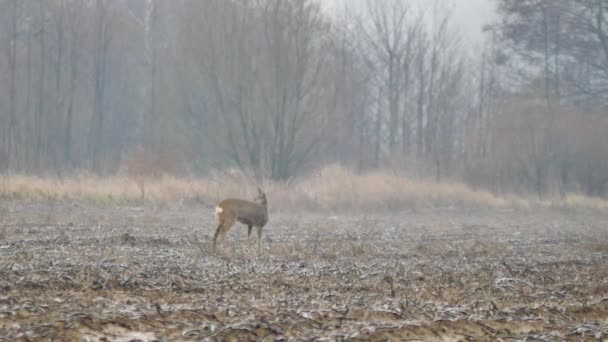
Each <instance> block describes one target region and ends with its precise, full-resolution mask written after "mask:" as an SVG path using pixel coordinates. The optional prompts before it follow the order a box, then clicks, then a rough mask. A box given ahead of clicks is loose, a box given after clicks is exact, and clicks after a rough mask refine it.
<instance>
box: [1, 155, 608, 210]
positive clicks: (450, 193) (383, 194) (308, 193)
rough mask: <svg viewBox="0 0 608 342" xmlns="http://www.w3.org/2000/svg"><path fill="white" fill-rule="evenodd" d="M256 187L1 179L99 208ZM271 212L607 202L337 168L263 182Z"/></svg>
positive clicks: (211, 198) (11, 190) (166, 179)
mask: <svg viewBox="0 0 608 342" xmlns="http://www.w3.org/2000/svg"><path fill="white" fill-rule="evenodd" d="M255 185H256V181H255V180H254V179H252V178H250V177H248V176H246V175H244V174H242V173H240V172H235V171H228V172H222V173H214V174H212V175H210V176H209V177H206V178H176V177H173V176H166V175H165V176H159V177H154V178H149V179H146V180H145V183H143V181H142V179H137V178H134V177H132V176H129V175H128V174H127V173H124V174H119V175H116V176H110V177H97V176H94V175H91V174H78V175H76V176H74V177H71V178H65V179H58V178H50V177H38V176H29V175H3V176H0V196H3V197H8V198H21V199H29V200H48V199H52V200H78V201H81V200H84V201H91V202H96V203H104V202H108V203H112V204H115V203H137V202H140V201H141V200H142V186H145V201H146V202H149V203H157V204H175V203H181V202H182V201H191V200H195V201H198V202H203V203H207V204H212V203H215V202H216V201H218V200H219V199H220V198H225V197H232V196H235V197H243V198H249V197H253V196H254V192H255ZM260 186H262V187H263V188H264V189H265V190H266V192H267V194H268V196H269V198H270V199H271V202H272V208H273V209H277V210H284V209H310V210H320V209H325V210H334V211H348V210H402V209H418V208H436V207H459V208H466V207H473V208H504V207H514V206H515V207H524V208H528V207H530V208H534V207H557V208H559V207H566V208H593V209H607V208H608V201H606V200H603V199H593V198H588V197H585V196H582V195H576V194H572V195H568V196H566V197H565V198H564V199H558V200H546V201H534V200H529V199H523V198H514V197H513V198H504V197H499V196H496V195H493V194H491V193H490V192H487V191H483V190H476V189H473V188H471V187H469V186H467V185H465V184H463V183H458V182H442V183H437V182H432V181H426V180H420V179H411V178H408V177H405V176H402V175H397V174H394V173H391V172H388V171H374V172H369V173H365V174H355V173H353V172H351V171H349V170H347V169H345V168H343V167H341V166H339V165H333V166H329V167H326V168H323V169H321V170H319V171H317V172H314V173H313V174H311V175H310V176H308V177H304V178H301V179H298V180H296V181H295V182H292V183H291V184H289V185H286V184H284V183H277V182H271V181H264V182H262V184H260Z"/></svg>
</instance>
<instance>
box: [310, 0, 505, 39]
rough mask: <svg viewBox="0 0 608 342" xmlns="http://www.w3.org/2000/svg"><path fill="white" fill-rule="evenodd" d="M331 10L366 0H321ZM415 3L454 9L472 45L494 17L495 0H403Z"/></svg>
mask: <svg viewBox="0 0 608 342" xmlns="http://www.w3.org/2000/svg"><path fill="white" fill-rule="evenodd" d="M321 1H322V3H323V5H326V6H327V8H328V9H329V10H330V11H340V10H341V9H343V8H344V4H347V5H348V6H353V7H355V8H362V7H363V5H364V4H365V1H366V0H321ZM402 1H406V2H410V3H415V4H418V5H420V6H421V7H423V8H428V9H430V8H432V7H433V4H434V3H435V1H437V3H438V4H439V5H442V6H446V7H448V8H450V9H452V11H453V13H454V21H455V23H456V24H457V25H458V26H459V29H460V31H461V32H462V34H463V37H462V38H463V41H466V42H469V43H470V44H471V46H475V45H478V44H479V42H481V40H482V37H483V35H482V33H481V28H482V26H483V25H484V24H487V23H489V22H491V21H492V20H493V19H494V13H495V6H494V0H435V1H434V0H402Z"/></svg>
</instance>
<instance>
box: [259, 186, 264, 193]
mask: <svg viewBox="0 0 608 342" xmlns="http://www.w3.org/2000/svg"><path fill="white" fill-rule="evenodd" d="M258 193H259V194H260V195H262V194H263V193H264V191H262V189H260V188H259V187H258Z"/></svg>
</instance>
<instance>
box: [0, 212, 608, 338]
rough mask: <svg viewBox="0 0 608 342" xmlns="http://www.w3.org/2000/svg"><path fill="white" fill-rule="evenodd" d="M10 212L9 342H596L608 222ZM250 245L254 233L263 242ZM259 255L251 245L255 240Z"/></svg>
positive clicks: (607, 301) (1, 327)
mask: <svg viewBox="0 0 608 342" xmlns="http://www.w3.org/2000/svg"><path fill="white" fill-rule="evenodd" d="M215 225H216V223H215V217H214V213H213V209H212V208H211V207H209V206H204V205H200V204H195V203H191V204H184V205H179V206H176V207H175V208H167V207H152V206H142V207H133V206H122V207H118V206H112V205H82V204H78V203H71V202H61V203H58V202H48V203H47V202H44V203H41V202H36V203H32V202H26V201H17V202H15V201H7V200H4V201H3V202H0V341H1V340H7V341H13V340H24V341H38V340H57V341H72V340H73V341H183V340H189V341H195V340H199V341H200V340H203V341H204V340H209V341H215V340H217V341H249V340H251V341H276V340H298V341H300V340H315V341H323V340H326V341H336V340H337V341H340V340H354V341H387V340H389V341H473V340H475V341H478V340H491V341H496V340H503V341H508V340H526V341H555V340H568V341H583V340H588V341H600V340H602V339H603V338H604V337H605V336H607V335H608V213H601V212H597V211H595V212H584V211H580V210H576V211H574V210H572V211H565V210H560V211H557V210H550V209H543V210H522V209H517V210H507V209H504V210H458V209H433V210H431V209H424V210H417V211H405V212H401V213H398V214H397V213H393V214H380V213H375V214H351V215H347V214H320V213H316V214H312V213H306V214H304V213H299V214H293V213H286V212H284V213H272V212H271V214H270V222H269V224H268V226H267V227H266V228H265V230H264V239H263V240H264V241H263V244H264V251H263V253H262V255H261V256H258V255H257V253H256V252H255V248H251V250H249V249H248V248H247V237H246V228H245V227H243V226H241V225H235V226H234V228H233V230H232V231H231V233H230V234H229V238H228V240H227V244H226V246H225V247H226V248H225V252H224V253H221V254H213V253H211V251H210V240H211V238H212V236H213V232H214V229H215ZM253 235H255V234H253ZM252 246H255V241H252Z"/></svg>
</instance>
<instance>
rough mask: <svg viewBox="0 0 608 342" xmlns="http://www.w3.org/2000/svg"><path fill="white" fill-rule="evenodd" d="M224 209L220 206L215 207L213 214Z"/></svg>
mask: <svg viewBox="0 0 608 342" xmlns="http://www.w3.org/2000/svg"><path fill="white" fill-rule="evenodd" d="M223 211H224V209H223V208H222V207H220V206H217V207H215V214H216V215H219V214H221V213H222V212H223Z"/></svg>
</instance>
